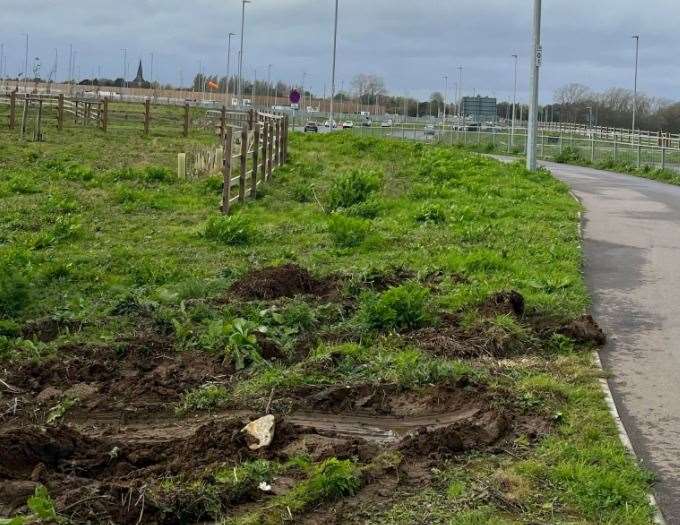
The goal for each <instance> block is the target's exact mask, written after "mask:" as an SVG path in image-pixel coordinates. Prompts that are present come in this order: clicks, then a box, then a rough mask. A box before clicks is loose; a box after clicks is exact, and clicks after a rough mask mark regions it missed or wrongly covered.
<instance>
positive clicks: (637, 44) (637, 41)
mask: <svg viewBox="0 0 680 525" xmlns="http://www.w3.org/2000/svg"><path fill="white" fill-rule="evenodd" d="M633 38H634V39H635V87H634V89H633V128H632V131H633V138H635V124H636V122H635V118H636V117H637V83H638V58H639V56H640V35H633Z"/></svg>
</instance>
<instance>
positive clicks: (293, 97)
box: [288, 89, 300, 104]
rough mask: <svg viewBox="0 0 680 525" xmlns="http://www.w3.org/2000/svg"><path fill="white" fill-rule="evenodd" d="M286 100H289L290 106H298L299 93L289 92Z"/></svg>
mask: <svg viewBox="0 0 680 525" xmlns="http://www.w3.org/2000/svg"><path fill="white" fill-rule="evenodd" d="M288 100H290V103H291V104H299V103H300V92H299V91H298V90H297V89H294V90H293V91H291V92H290V96H289V97H288Z"/></svg>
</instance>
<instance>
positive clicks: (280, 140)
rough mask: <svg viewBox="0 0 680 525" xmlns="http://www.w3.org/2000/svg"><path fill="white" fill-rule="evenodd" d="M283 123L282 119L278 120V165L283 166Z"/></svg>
mask: <svg viewBox="0 0 680 525" xmlns="http://www.w3.org/2000/svg"><path fill="white" fill-rule="evenodd" d="M282 123H283V120H282V119H280V118H279V119H277V121H276V167H277V168H278V167H279V166H281V144H282V140H283V131H282V130H283V126H282V125H281V124H282Z"/></svg>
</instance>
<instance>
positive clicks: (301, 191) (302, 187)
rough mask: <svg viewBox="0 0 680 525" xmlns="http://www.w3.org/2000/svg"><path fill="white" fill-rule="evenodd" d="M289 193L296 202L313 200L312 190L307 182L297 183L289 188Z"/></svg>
mask: <svg viewBox="0 0 680 525" xmlns="http://www.w3.org/2000/svg"><path fill="white" fill-rule="evenodd" d="M290 193H291V197H292V198H293V200H294V201H296V202H303V203H304V202H312V200H313V199H314V189H313V188H312V185H311V184H309V183H308V182H298V183H297V184H295V185H294V186H293V187H292V188H291V190H290Z"/></svg>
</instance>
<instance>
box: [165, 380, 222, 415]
mask: <svg viewBox="0 0 680 525" xmlns="http://www.w3.org/2000/svg"><path fill="white" fill-rule="evenodd" d="M228 399H229V391H228V390H227V389H226V388H225V387H224V386H223V385H217V384H214V383H208V384H205V385H203V386H201V387H199V388H196V389H194V390H191V391H190V392H187V393H186V394H184V395H183V396H182V401H181V402H180V404H179V406H178V407H177V410H176V412H177V413H178V414H185V413H187V412H190V411H192V410H211V409H214V408H220V407H223V406H225V404H226V402H227V401H228Z"/></svg>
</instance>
